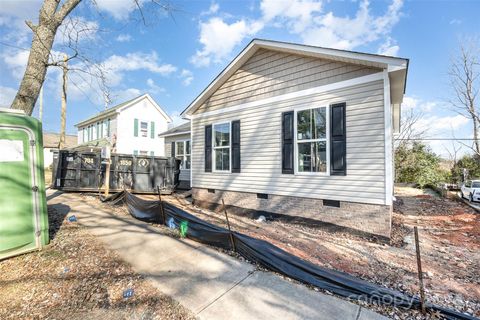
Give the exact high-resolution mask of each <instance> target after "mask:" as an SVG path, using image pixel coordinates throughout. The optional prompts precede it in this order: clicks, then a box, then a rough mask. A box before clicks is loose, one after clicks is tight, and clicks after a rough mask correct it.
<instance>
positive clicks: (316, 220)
mask: <svg viewBox="0 0 480 320" xmlns="http://www.w3.org/2000/svg"><path fill="white" fill-rule="evenodd" d="M265 196H267V197H268V198H267V199H262V198H261V197H265ZM192 197H193V201H194V203H195V204H196V205H198V206H200V207H204V208H208V209H211V210H218V209H220V206H221V203H222V198H223V199H224V201H225V205H226V207H227V208H228V210H229V213H232V214H237V215H247V216H250V217H253V218H254V217H256V216H258V215H260V214H263V215H266V216H267V217H269V216H270V217H272V218H281V219H284V220H287V221H293V222H295V221H297V222H302V223H309V224H311V225H323V226H329V227H332V228H333V229H339V230H340V229H345V230H347V231H352V232H353V233H366V234H371V235H376V236H380V237H384V238H390V232H391V216H392V206H386V205H376V204H365V203H355V202H346V201H328V200H322V199H311V198H302V197H292V196H281V195H272V194H268V195H259V194H256V193H249V192H237V191H224V190H217V189H215V190H214V189H203V188H192Z"/></svg>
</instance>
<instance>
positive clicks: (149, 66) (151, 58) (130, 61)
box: [103, 51, 177, 86]
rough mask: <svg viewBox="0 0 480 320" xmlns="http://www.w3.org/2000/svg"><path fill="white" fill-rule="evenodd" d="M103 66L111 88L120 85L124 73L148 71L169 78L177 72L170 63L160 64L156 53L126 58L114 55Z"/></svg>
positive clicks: (133, 54) (128, 55) (127, 56)
mask: <svg viewBox="0 0 480 320" xmlns="http://www.w3.org/2000/svg"><path fill="white" fill-rule="evenodd" d="M103 66H104V68H105V70H106V72H107V77H108V80H109V85H110V86H116V85H118V84H119V83H120V82H121V80H122V79H123V72H125V71H137V70H147V71H150V72H153V73H156V74H159V75H162V76H167V75H169V74H171V73H173V72H175V71H176V70H177V68H176V67H175V66H173V65H171V64H168V63H163V64H162V63H160V61H159V58H158V55H157V53H156V52H155V51H153V52H151V53H142V52H134V53H128V54H127V55H125V56H118V55H112V56H110V57H109V58H108V59H106V60H105V62H104V63H103Z"/></svg>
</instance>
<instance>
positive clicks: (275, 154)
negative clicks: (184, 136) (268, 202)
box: [192, 80, 385, 204]
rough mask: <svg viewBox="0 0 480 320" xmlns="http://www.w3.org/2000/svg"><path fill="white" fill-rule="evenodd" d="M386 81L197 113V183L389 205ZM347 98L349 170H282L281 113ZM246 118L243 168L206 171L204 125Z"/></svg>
mask: <svg viewBox="0 0 480 320" xmlns="http://www.w3.org/2000/svg"><path fill="white" fill-rule="evenodd" d="M383 90H384V87H383V81H381V80H380V81H375V82H370V83H366V84H361V85H356V86H352V87H348V88H343V89H338V90H334V91H329V92H325V93H319V94H314V95H311V96H308V97H302V98H297V99H295V100H290V101H281V102H275V103H271V104H265V105H260V106H255V107H252V108H247V109H243V110H236V111H230V112H229V111H228V109H226V110H225V112H223V113H221V114H217V115H210V116H209V115H205V116H203V115H201V114H199V115H196V116H197V117H195V118H194V119H193V120H192V130H193V131H192V135H193V145H192V146H193V147H192V169H193V170H192V173H193V176H192V178H193V183H192V186H193V187H196V188H210V189H212V188H213V189H221V190H230V191H240V192H242V191H243V192H245V191H248V192H253V193H267V194H276V195H286V196H298V197H306V198H317V199H332V200H340V201H352V202H360V203H374V204H385V127H384V91H383ZM336 102H346V104H347V108H346V131H347V175H346V176H325V175H298V174H295V175H291V174H282V173H281V172H282V168H281V165H282V159H281V155H282V152H281V150H282V149H281V148H282V143H281V130H282V129H281V123H282V122H281V114H282V112H285V111H290V110H294V109H295V108H300V107H306V106H312V107H315V106H328V105H330V104H332V103H336ZM233 120H240V122H241V131H240V132H241V134H240V135H241V173H215V172H212V173H206V172H205V171H204V126H205V125H208V124H212V123H219V122H222V121H233Z"/></svg>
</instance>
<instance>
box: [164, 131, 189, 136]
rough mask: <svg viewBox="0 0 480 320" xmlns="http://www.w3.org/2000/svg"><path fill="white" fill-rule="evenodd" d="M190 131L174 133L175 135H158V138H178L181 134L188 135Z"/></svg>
mask: <svg viewBox="0 0 480 320" xmlns="http://www.w3.org/2000/svg"><path fill="white" fill-rule="evenodd" d="M189 133H190V131H182V132H175V133H168V134H161V133H160V134H159V135H158V136H159V137H173V136H180V135H182V134H189Z"/></svg>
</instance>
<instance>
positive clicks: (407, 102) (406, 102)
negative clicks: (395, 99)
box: [402, 96, 439, 112]
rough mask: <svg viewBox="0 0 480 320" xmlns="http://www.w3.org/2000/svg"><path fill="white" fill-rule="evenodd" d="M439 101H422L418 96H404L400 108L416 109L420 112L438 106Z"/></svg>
mask: <svg viewBox="0 0 480 320" xmlns="http://www.w3.org/2000/svg"><path fill="white" fill-rule="evenodd" d="M438 105H439V103H438V102H435V101H424V100H422V99H419V98H415V97H410V96H405V97H404V98H403V103H402V110H404V111H408V110H410V109H417V110H419V111H422V112H430V111H432V110H433V109H434V108H438Z"/></svg>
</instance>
